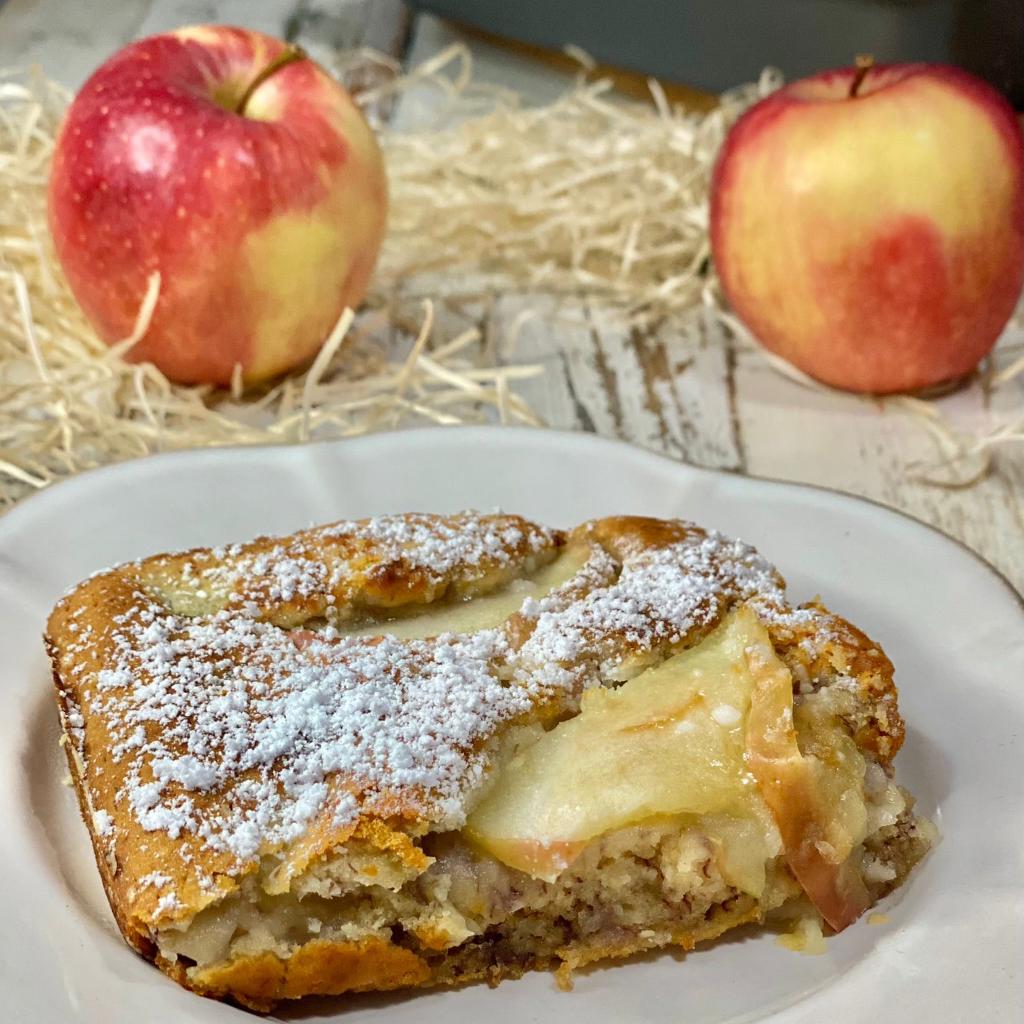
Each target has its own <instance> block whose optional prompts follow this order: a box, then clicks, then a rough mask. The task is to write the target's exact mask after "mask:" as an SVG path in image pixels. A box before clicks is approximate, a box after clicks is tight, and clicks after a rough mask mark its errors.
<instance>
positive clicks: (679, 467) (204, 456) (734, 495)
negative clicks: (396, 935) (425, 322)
mask: <svg viewBox="0 0 1024 1024" xmlns="http://www.w3.org/2000/svg"><path fill="white" fill-rule="evenodd" d="M433 430H434V428H432V427H425V428H419V429H417V430H406V431H392V432H388V433H381V434H373V435H368V436H363V437H359V438H351V439H332V440H326V441H323V442H315V443H313V444H311V445H260V446H256V445H232V446H220V447H216V448H208V449H187V450H182V451H175V452H168V453H159V456H160V457H159V458H146V457H141V458H138V459H130V460H125V461H124V462H120V463H116V464H113V465H109V466H104V467H97V468H96V469H94V470H90V471H88V472H85V473H82V474H77V475H76V476H75V477H72V478H69V479H67V480H64V481H60V482H59V483H58V484H57V485H56V486H57V487H58V489H59V488H60V486H61V485H65V491H64V492H61V496H60V498H59V499H57V500H58V502H59V505H63V509H60V507H59V506H58V508H56V509H55V510H54V511H55V513H56V514H59V515H66V514H67V513H68V509H69V507H72V508H73V504H74V502H73V500H72V501H71V502H69V501H68V499H69V498H70V499H74V497H75V493H74V487H75V486H76V485H77V486H81V487H83V488H84V489H85V491H84V493H88V489H89V488H91V487H92V486H94V485H95V484H96V483H97V482H99V480H100V479H102V480H104V481H105V480H106V478H108V477H117V476H119V475H124V476H126V477H129V478H130V477H131V475H132V474H134V473H136V472H138V471H139V470H140V468H141V467H142V466H143V465H145V466H146V472H147V473H153V472H154V471H155V472H156V475H157V476H159V469H158V468H156V467H158V466H159V465H163V464H165V463H167V462H168V461H171V462H178V463H185V464H188V463H190V462H196V463H198V464H200V465H203V464H205V465H207V466H208V465H209V464H210V463H211V462H214V463H215V462H217V461H219V460H221V459H225V460H230V459H231V458H232V456H238V455H243V456H244V457H245V458H246V459H247V460H249V459H257V460H258V459H259V458H260V457H261V456H263V455H272V456H273V457H274V459H275V460H278V459H280V460H284V461H287V460H288V459H289V458H290V457H296V456H297V457H298V458H299V459H300V460H302V459H304V458H306V459H309V458H310V453H309V449H314V448H321V447H322V446H325V445H326V446H329V447H331V448H336V449H338V450H339V451H344V450H345V446H344V444H343V442H344V441H346V440H349V441H353V442H358V444H357V447H362V446H364V445H369V444H379V443H383V444H384V445H385V452H387V451H389V450H393V449H390V448H389V447H388V446H396V447H398V448H401V447H404V446H406V445H409V446H410V447H411V446H412V445H413V444H417V443H420V442H421V441H422V442H426V443H428V444H429V443H431V441H433V440H434V439H435V438H437V437H438V435H437V434H436V433H433V434H430V435H428V434H427V432H428V431H433ZM411 435H417V436H416V438H415V439H413V438H412V437H411ZM455 435H458V436H457V437H456V436H455ZM498 435H501V438H502V439H501V441H500V443H501V444H507V443H515V441H516V440H519V439H522V440H523V441H524V442H526V443H527V444H528V445H530V444H536V443H537V442H538V441H541V443H542V445H544V446H545V447H546V445H545V444H544V440H550V441H551V442H552V448H556V447H557V446H558V444H563V445H564V446H565V447H563V448H562V449H561V450H562V451H563V452H564V451H567V450H571V449H573V448H575V449H576V450H577V451H580V450H581V449H583V448H588V449H589V450H591V451H602V450H603V451H605V452H607V453H609V454H610V455H615V454H616V453H617V454H618V456H619V457H622V456H627V457H628V458H629V459H635V460H638V461H639V462H640V463H647V465H648V467H649V469H650V471H652V472H657V473H659V474H660V475H662V476H663V477H664V478H665V479H666V480H671V479H678V480H685V479H686V478H689V479H690V480H697V479H705V480H708V479H718V480H722V479H723V478H725V479H726V480H732V481H735V482H737V483H740V484H741V489H739V490H730V493H729V495H728V496H729V498H730V499H731V500H733V501H735V500H742V499H743V497H744V491H743V490H742V487H745V486H747V485H751V486H754V487H757V488H763V487H768V488H769V489H770V490H771V491H772V492H773V493H774V494H776V495H777V496H783V495H787V494H792V495H799V494H801V493H803V494H805V495H815V494H817V495H823V496H826V497H827V498H828V499H829V501H834V502H835V503H836V505H835V507H836V508H837V511H838V509H839V508H846V509H848V510H851V511H855V510H857V509H858V508H859V509H861V510H862V511H869V512H870V514H871V518H872V519H873V520H874V522H875V523H877V524H878V526H879V528H888V529H889V530H892V531H893V534H895V532H896V528H897V527H899V528H901V529H903V528H905V525H906V523H907V521H909V523H910V524H911V526H912V527H913V526H924V527H926V528H927V530H928V532H929V534H930V535H935V534H937V535H938V537H939V538H940V540H939V541H938V542H937V543H939V544H941V541H942V540H943V539H944V540H946V541H953V543H954V545H955V548H961V549H963V550H964V551H966V552H967V553H968V554H969V555H970V556H972V557H971V560H970V562H969V563H968V562H962V563H961V564H962V566H963V569H964V572H965V576H966V575H967V573H968V569H967V566H968V565H969V564H973V563H975V562H977V563H980V564H981V565H982V566H983V567H984V568H985V569H986V570H988V572H987V573H984V574H980V575H978V576H975V575H974V574H973V570H972V571H971V578H974V579H977V580H978V581H979V584H980V582H981V581H982V579H984V580H986V581H991V579H992V577H993V576H994V577H995V578H996V579H997V580H999V581H1000V582H1001V584H1002V586H998V587H995V588H992V599H993V601H996V600H998V602H999V605H998V606H999V607H1002V608H1003V609H1004V613H1005V611H1006V609H1007V606H1006V605H1005V597H1002V596H1000V595H1003V587H1005V588H1006V589H1007V590H1008V591H1009V593H1010V595H1011V596H1012V597H1013V598H1014V601H1013V607H1014V609H1015V611H1014V617H1013V622H1014V623H1017V622H1018V621H1024V618H1022V616H1024V599H1022V597H1021V595H1020V594H1019V593H1018V592H1017V591H1016V589H1015V588H1014V587H1013V585H1012V584H1011V583H1010V581H1009V580H1008V579H1007V578H1006V577H1005V576H1004V575H1003V574H1002V573H1001V572H1000V571H999V570H998V569H996V568H995V567H994V566H992V565H990V564H989V563H988V562H987V561H986V560H985V559H984V558H983V557H981V556H980V555H978V554H977V552H975V551H973V550H972V549H971V548H969V547H968V546H967V545H966V544H964V543H963V542H961V541H959V540H957V538H954V537H950V536H949V535H948V534H946V533H945V532H944V531H942V530H941V529H939V528H937V527H934V526H932V525H931V524H928V523H924V522H921V521H920V520H918V519H917V518H916V517H915V516H913V515H910V514H908V513H904V512H902V511H900V510H898V509H893V508H890V507H888V506H886V505H884V504H882V503H881V502H878V501H874V500H872V499H865V498H862V497H860V496H857V495H851V494H849V493H847V492H844V491H842V490H839V489H835V488H830V487H823V486H817V485H813V484H803V483H793V482H788V481H780V480H772V479H765V478H761V477H757V476H752V475H748V474H736V473H731V472H729V471H722V470H715V469H709V468H707V467H700V466H694V465H691V464H689V463H686V462H683V461H682V460H679V459H676V458H673V457H672V456H669V455H665V454H664V453H661V452H657V451H653V450H651V449H646V448H643V447H642V446H639V445H635V444H632V443H630V442H624V441H621V440H619V439H610V438H605V437H601V436H600V435H594V434H588V433H581V432H575V431H554V430H547V429H544V428H540V429H538V428H515V429H514V430H513V429H508V428H503V427H497V426H473V427H460V428H458V429H457V431H455V432H452V431H447V432H445V433H444V434H443V435H440V436H441V437H442V438H444V440H445V444H446V445H448V446H449V451H448V453H447V457H451V456H452V455H455V454H456V453H457V449H458V446H459V445H460V444H463V443H469V444H488V443H493V442H494V441H495V440H496V438H497V437H498ZM544 435H555V436H554V437H552V438H550V439H546V438H545V439H544V440H542V438H544ZM350 447H351V446H350ZM304 449H305V450H306V451H304ZM554 454H555V456H556V457H557V452H555V453H554ZM345 457H346V456H344V455H340V456H339V460H340V459H343V458H345ZM299 465H300V467H302V468H307V467H309V466H315V465H316V457H315V456H313V457H312V459H311V461H309V462H303V461H300V462H299ZM146 479H147V480H148V479H152V478H151V477H147V478H146ZM794 488H795V489H796V490H795V491H794V490H793V489H794ZM727 489H728V488H727ZM52 490H53V487H48V488H46V489H45V491H43V492H40V493H39V494H36V495H31V496H29V497H28V498H26V499H25V500H24V501H22V502H21V503H19V505H18V506H16V507H15V508H14V509H12V510H11V511H10V512H9V513H8V514H7V515H6V516H3V517H0V519H2V520H7V521H8V522H10V517H11V516H14V521H13V526H14V528H15V529H16V530H21V529H22V528H23V526H24V525H26V524H25V523H23V518H25V519H27V525H29V527H31V518H32V513H33V509H36V508H40V505H39V504H38V502H37V503H36V504H35V505H30V503H31V502H32V501H33V500H34V499H37V498H38V499H39V500H41V501H44V502H45V501H46V500H51V501H52V500H54V499H53V498H50V499H46V498H45V497H44V496H45V494H46V492H47V491H52ZM748 493H749V492H748ZM64 495H67V497H65V496H64ZM795 500H796V501H797V502H799V501H800V498H799V497H796V499H795ZM26 506H29V508H28V512H27V513H21V512H20V509H23V508H26ZM819 507H827V504H825V503H822V506H819ZM878 512H881V513H882V515H878ZM885 513H895V514H896V518H893V517H891V516H886V515H885ZM50 514H52V513H50V512H48V513H47V515H50ZM12 539H16V535H15V536H14V537H12V534H11V533H10V532H9V530H7V529H6V528H5V526H4V523H3V522H2V521H0V565H2V564H3V560H4V559H3V555H4V553H5V551H10V550H11V540H12ZM955 548H946V547H945V545H943V546H942V548H941V549H939V550H943V549H944V550H947V551H950V552H952V551H954V550H955ZM989 585H990V584H989ZM0 591H4V593H3V598H4V600H8V601H9V600H11V597H12V595H11V593H10V591H9V590H8V588H6V587H0ZM30 600H31V599H30ZM32 603H33V604H34V603H35V602H34V601H33V602H32ZM1014 629H1016V626H1015V627H1014ZM1014 635H1016V633H1014ZM13 682H14V683H15V685H17V681H16V680H15V681H13ZM5 760H8V759H5ZM2 767H4V766H3V765H0V768H2ZM0 775H3V772H0ZM4 788H6V786H5V787H4ZM19 962H20V961H19ZM17 963H18V962H16V963H12V964H11V967H12V968H14V969H17ZM860 966H861V964H860V962H855V963H853V964H851V965H850V966H849V968H848V969H847V971H845V972H844V974H842V975H840V976H837V977H836V978H835V979H834V984H835V985H836V988H837V991H838V992H839V993H841V992H842V991H843V986H844V985H845V984H846V980H845V979H846V978H847V977H848V976H849V975H850V974H852V973H856V972H857V970H858V968H859V967H860ZM1013 986H1014V982H1013V981H1012V980H1007V982H1006V987H1005V988H1004V989H1002V991H1003V993H1004V997H1005V996H1006V994H1008V993H1012V992H1014V991H1016V989H1015V988H1014V987H1013ZM11 987H12V988H15V989H16V990H17V991H16V992H15V993H12V997H14V998H12V1008H13V1012H14V1016H15V1019H19V1018H18V1013H19V1007H21V1009H22V1011H24V1009H25V1007H26V1006H28V1004H24V1006H23V1005H22V1004H21V1002H20V999H22V998H24V996H22V995H19V993H20V992H21V991H22V988H23V985H22V984H14V985H12V986H11ZM26 987H30V986H26ZM831 987H832V984H825V985H823V986H821V987H819V988H816V989H815V990H813V991H808V992H806V993H804V995H805V996H807V997H809V998H807V999H806V1002H805V1000H804V999H803V998H799V999H798V1000H797V1001H796V1002H794V1003H791V1004H788V1005H785V1006H780V1007H778V1008H777V1009H774V1010H773V1009H772V1008H771V1007H766V1008H765V1010H764V1011H763V1016H762V1014H761V1013H758V1014H757V1015H756V1019H757V1020H762V1021H765V1022H768V1021H772V1022H775V1021H779V1022H780V1024H781V1022H782V1021H783V1020H785V1021H790V1020H791V1019H792V1020H797V1019H800V1020H804V1017H803V1016H800V1013H801V1012H802V1011H801V1009H800V1007H801V1004H804V1006H805V1007H807V1008H813V1007H815V1006H817V1005H818V997H819V996H820V995H821V992H822V990H823V989H824V990H828V989H830V988H831ZM190 998H191V997H190ZM33 1005H35V1004H33ZM829 1005H831V1004H829ZM28 1009H29V1011H31V1007H28ZM165 1009H166V1012H167V1014H168V1017H167V1019H168V1020H171V1019H176V1018H177V1019H184V1018H183V1017H182V1016H181V1015H180V1013H177V1009H178V1008H177V1005H176V1003H175V1002H172V1001H168V1002H167V1003H166V1004H165ZM339 1012H341V1011H340V1010H339ZM385 1013H386V1011H385ZM791 1015H792V1018H791ZM186 1016H188V1018H189V1019H191V1018H192V1015H191V1014H187V1015H186ZM27 1019H31V1018H27ZM196 1019H204V1020H205V1019H207V1018H206V1016H205V1015H197V1017H196ZM210 1019H211V1020H212V1019H215V1015H214V1014H212V1013H211V1015H210ZM216 1019H220V1017H219V1016H217V1017H216ZM225 1019H227V1018H225ZM232 1019H234V1018H232ZM743 1019H744V1020H747V1019H748V1018H747V1017H744V1018H743ZM753 1019H755V1018H754V1017H750V1018H749V1020H751V1021H752V1020H753ZM993 1019H996V1018H993Z"/></svg>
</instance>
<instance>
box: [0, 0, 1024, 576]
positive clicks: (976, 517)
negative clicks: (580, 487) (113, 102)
mask: <svg viewBox="0 0 1024 1024" xmlns="http://www.w3.org/2000/svg"><path fill="white" fill-rule="evenodd" d="M200 20H202V21H219V22H226V23H235V24H244V25H247V26H250V27H253V28H258V29H262V30H264V31H267V32H270V33H273V34H275V35H282V36H288V37H289V38H292V39H296V40H298V41H300V42H302V43H303V45H305V46H306V47H307V49H309V50H310V51H311V52H312V53H313V55H314V56H316V57H318V58H320V59H322V60H324V61H325V62H327V63H328V64H329V63H330V62H331V60H332V58H333V56H334V55H335V54H337V53H338V52H341V51H342V50H344V49H346V48H350V47H352V46H354V45H362V44H365V45H369V46H373V47H375V48H378V49H382V50H385V51H387V52H390V53H391V54H393V55H395V56H397V57H400V58H401V59H403V60H404V61H405V62H406V64H407V65H408V66H413V65H415V64H417V63H419V62H421V61H422V60H424V59H426V58H427V57H429V56H431V55H433V54H435V53H437V52H438V51H439V50H440V49H442V48H443V47H444V46H445V45H447V43H449V42H451V41H452V40H453V39H456V38H459V33H458V31H457V30H456V29H454V28H452V27H451V26H448V25H445V24H443V23H441V22H439V21H438V20H437V19H435V18H433V17H431V16H428V15H418V16H416V17H410V15H409V13H408V12H407V11H406V10H405V8H404V7H403V6H402V4H401V3H399V2H398V0H206V2H202V3H199V2H195V0H111V2H103V3H95V4H69V3H66V2H65V0H7V2H6V3H5V4H3V5H2V6H0V67H2V66H12V65H24V64H28V63H38V64H39V65H41V66H42V67H43V69H44V70H45V71H46V72H47V73H48V74H49V75H51V76H52V77H56V78H58V79H60V80H61V81H63V82H64V83H65V84H66V85H68V86H70V87H72V88H74V87H76V86H77V85H79V84H81V82H82V81H83V80H84V78H85V77H86V75H87V74H88V73H89V71H90V70H91V69H92V68H93V67H95V66H96V65H97V64H98V63H99V62H100V61H101V60H103V59H104V58H105V57H106V56H107V55H108V54H110V53H111V52H113V51H114V50H115V49H117V48H118V47H120V46H121V45H123V44H124V43H126V42H127V41H129V40H130V39H132V38H135V37H138V36H141V35H146V34H149V33H151V32H156V31H161V30H165V29H168V28H173V27H176V26H179V25H182V24H187V23H190V22H195V21H200ZM469 45H470V46H471V48H472V50H473V54H474V58H475V62H476V69H477V74H478V75H479V76H480V77H481V78H483V79H489V80H492V81H496V82H499V83H501V84H505V85H509V86H513V87H515V88H516V89H517V90H518V91H520V92H521V93H522V94H523V95H524V96H525V97H526V99H527V101H529V102H544V101H546V100H549V99H552V98H553V97H554V96H556V95H557V94H558V93H559V92H560V91H561V90H562V89H563V88H564V87H565V86H566V84H567V79H566V78H565V76H564V75H562V74H561V73H560V72H558V71H557V70H554V69H552V68H551V67H550V66H546V65H543V64H538V63H535V62H532V61H531V60H529V59H528V58H527V57H525V56H523V55H522V54H518V53H515V52H512V51H510V50H507V49H501V48H498V47H495V46H493V45H490V44H488V43H485V42H482V41H480V40H479V39H472V40H469ZM769 57H770V55H766V59H767V58H769ZM414 116H415V114H414V112H410V111H407V110H406V111H404V110H402V109H401V107H400V108H399V109H398V111H397V112H396V114H395V119H396V121H397V123H398V125H399V127H401V126H403V124H405V123H407V122H410V121H411V120H413V119H414ZM522 301H523V300H521V299H516V298H514V297H499V298H498V299H497V300H496V301H495V302H494V303H493V304H492V305H491V307H490V308H489V309H488V310H487V311H486V313H485V314H484V320H485V322H484V324H483V327H484V329H485V335H486V334H488V333H492V334H498V333H500V327H501V325H502V324H503V323H505V322H507V321H508V319H509V318H511V317H515V316H516V315H517V314H519V312H520V311H521V309H522ZM544 312H545V310H543V309H541V310H540V313H541V315H540V316H537V317H534V318H533V319H531V320H530V321H529V322H528V323H527V325H526V327H525V328H524V330H523V331H522V332H521V338H520V345H519V347H518V349H517V356H516V358H518V359H522V360H525V361H530V362H535V361H539V362H542V363H543V364H544V366H545V368H546V371H547V372H546V373H545V374H544V375H543V376H542V377H540V378H538V379H536V380H535V381H530V382H527V384H528V387H524V389H523V391H524V394H525V396H526V397H527V398H528V400H529V401H530V402H531V403H532V405H533V406H534V408H535V409H536V410H537V411H538V412H539V413H540V415H541V416H543V417H544V419H545V420H546V421H547V422H548V423H549V424H551V425H552V426H556V427H563V428H571V429H581V430H591V431H596V432H597V433H600V434H604V435H607V436H611V437H620V438H624V439H626V440H629V441H632V442H634V443H636V444H639V445H642V446H644V447H647V448H652V449H655V450H658V451H661V452H665V453H667V454H670V455H673V456H675V457H678V458H680V459H684V460H686V461H688V462H692V463H696V464H699V465H703V466H712V467H717V468H720V469H724V470H728V471H731V472H738V473H747V474H751V475H755V476H763V477H774V478H777V479H783V480H796V481H803V482H808V483H813V484H819V485H823V486H826V487H832V488H837V489H840V490H843V491H848V492H850V493H852V494H858V495H863V496H864V497H867V498H871V499H873V500H875V501H878V502H882V503H884V504H886V505H890V506H892V507H894V508H897V509H900V510H902V511H904V512H907V513H909V514H910V515H912V516H915V517H917V518H918V519H921V520H923V521H924V522H927V523H930V524H932V525H934V526H937V527H939V528H940V529H942V530H944V531H946V532H947V533H949V534H951V535H952V536H954V537H956V538H958V539H960V540H961V541H963V542H964V543H966V544H967V545H969V546H970V547H971V548H973V549H974V550H975V551H977V552H978V553H979V554H981V555H982V556H983V557H984V558H986V559H988V560H989V561H990V562H991V563H992V564H993V565H995V566H996V567H997V568H998V569H999V570H1000V571H1002V572H1003V573H1004V574H1005V575H1006V576H1007V577H1008V578H1009V579H1010V580H1011V581H1012V582H1013V583H1014V585H1015V586H1016V587H1017V588H1018V589H1019V590H1024V453H1022V452H1021V450H1020V446H1019V445H1018V448H1017V450H1016V451H1012V450H1009V449H1007V450H1004V451H1003V453H1002V454H1000V455H999V456H997V458H996V459H995V460H994V463H993V466H992V468H991V470H990V472H989V473H988V474H987V475H986V476H985V477H984V478H983V479H982V480H980V481H979V482H977V483H976V484H974V485H973V486H970V487H966V488H963V489H946V488H940V487H936V486H934V485H932V484H929V483H925V482H922V481H921V480H920V479H917V478H916V476H915V473H914V471H913V470H912V469H910V468H908V467H912V466H913V465H914V464H915V463H930V462H934V461H935V460H936V459H937V458H938V457H939V456H940V455H941V451H940V450H939V449H938V448H937V446H936V441H935V440H934V439H933V437H932V436H931V435H930V434H929V433H928V432H927V431H926V430H925V429H924V428H923V426H922V423H921V420H920V419H919V418H917V417H913V416H910V415H908V414H907V413H906V412H905V411H903V410H901V408H900V407H899V406H898V405H895V404H893V403H878V402H872V401H870V400H865V399H860V398H855V397H851V396H844V395H836V394H834V393H828V392H822V391H819V390H814V389H808V388H806V387H804V386H802V385H800V384H797V383H795V382H793V381H791V380H788V379H786V378H784V377H783V376H781V375H780V374H778V373H777V372H776V371H775V370H773V369H772V368H771V367H769V366H768V365H767V363H766V362H765V361H764V360H763V359H762V358H761V357H760V356H759V355H758V354H757V352H756V351H754V350H753V349H752V348H751V347H750V346H749V344H745V343H743V342H741V341H739V340H737V339H734V338H731V337H729V336H728V334H727V332H722V331H712V330H706V331H704V332H703V335H702V336H701V337H699V338H697V339H696V341H694V339H693V338H692V337H685V338H684V337H682V336H681V334H680V333H679V332H678V331H675V330H672V329H664V330H661V331H657V332H653V333H650V334H643V335H637V334H635V333H628V332H624V331H622V330H619V329H616V328H614V327H613V326H608V323H609V322H608V321H606V320H605V318H603V317H602V315H601V310H600V309H599V308H593V306H592V305H588V306H587V307H586V308H585V310H584V312H585V319H584V321H583V325H582V326H579V327H571V326H565V325H562V324H560V323H557V324H556V323H552V322H546V320H545V317H544V315H543V314H544ZM1022 353H1024V330H1021V329H1014V330H1012V331H1010V332H1008V334H1007V336H1006V337H1005V338H1004V339H1003V341H1002V342H1001V343H1000V346H999V349H998V356H997V364H996V365H999V366H1005V365H1008V364H1009V363H1011V362H1012V361H1013V360H1015V359H1017V358H1020V356H1021V355H1022ZM936 406H937V408H938V409H939V410H940V411H941V412H942V413H943V414H944V415H945V416H946V417H947V418H948V420H949V421H950V422H951V423H952V424H953V425H954V426H955V427H956V428H957V429H960V430H963V431H970V432H973V433H979V432H987V431H988V430H991V429H992V428H993V427H994V426H996V425H997V424H998V423H1000V422H1004V421H1005V420H1006V419H1007V418H1009V417H1010V416H1011V415H1013V414H1014V411H1015V410H1016V411H1017V415H1020V414H1021V412H1022V411H1024V377H1018V378H1017V381H1016V382H1015V383H1013V384H1011V385H1008V386H1004V387H1002V388H1000V389H998V390H997V391H993V390H992V389H991V388H988V387H986V386H985V384H984V383H983V380H978V381H975V382H972V383H970V384H969V385H968V386H966V387H964V388H962V389H960V390H958V391H957V392H955V393H954V394H951V395H949V396H947V397H945V398H942V399H940V400H938V401H937V402H936ZM921 571H922V572H926V573H933V574H935V576H936V578H937V579H940V578H941V576H942V567H941V566H922V567H921Z"/></svg>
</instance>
